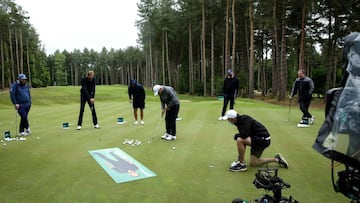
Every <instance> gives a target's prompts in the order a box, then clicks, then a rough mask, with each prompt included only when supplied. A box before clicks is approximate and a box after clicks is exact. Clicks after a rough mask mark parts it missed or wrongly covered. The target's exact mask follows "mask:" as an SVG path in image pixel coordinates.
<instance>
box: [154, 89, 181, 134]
mask: <svg viewBox="0 0 360 203" xmlns="http://www.w3.org/2000/svg"><path fill="white" fill-rule="evenodd" d="M153 92H154V96H157V95H159V97H160V102H161V109H162V112H161V113H162V116H163V115H164V114H165V123H166V133H165V134H164V135H163V136H161V139H165V140H168V141H170V140H176V118H177V117H178V113H179V109H180V101H179V99H178V97H177V95H176V92H175V89H174V88H173V87H170V86H162V85H155V86H154V87H153Z"/></svg>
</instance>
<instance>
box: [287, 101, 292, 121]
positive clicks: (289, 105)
mask: <svg viewBox="0 0 360 203" xmlns="http://www.w3.org/2000/svg"><path fill="white" fill-rule="evenodd" d="M291 100H292V99H290V103H289V112H288V121H290V111H291Z"/></svg>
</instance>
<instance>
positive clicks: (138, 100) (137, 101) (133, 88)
mask: <svg viewBox="0 0 360 203" xmlns="http://www.w3.org/2000/svg"><path fill="white" fill-rule="evenodd" d="M128 94H129V100H130V103H132V105H133V109H134V118H135V122H134V125H137V124H138V123H139V122H138V115H137V110H138V108H139V109H140V119H141V120H140V124H141V125H144V108H145V90H144V88H143V86H142V85H141V84H139V83H137V82H136V80H133V79H132V80H130V85H129V87H128Z"/></svg>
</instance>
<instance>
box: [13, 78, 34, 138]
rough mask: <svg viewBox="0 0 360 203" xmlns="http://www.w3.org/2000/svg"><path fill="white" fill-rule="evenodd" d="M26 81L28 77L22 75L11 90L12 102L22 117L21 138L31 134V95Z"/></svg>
mask: <svg viewBox="0 0 360 203" xmlns="http://www.w3.org/2000/svg"><path fill="white" fill-rule="evenodd" d="M26 80H27V77H26V75H25V74H22V73H21V74H19V76H18V80H16V81H15V82H14V83H13V84H12V85H11V88H10V98H11V102H12V103H13V104H14V106H15V109H16V111H17V113H18V114H19V115H20V117H21V119H20V126H19V132H20V136H27V135H30V133H31V131H30V126H29V120H28V114H29V111H30V108H31V95H30V88H29V86H28V85H27V84H26Z"/></svg>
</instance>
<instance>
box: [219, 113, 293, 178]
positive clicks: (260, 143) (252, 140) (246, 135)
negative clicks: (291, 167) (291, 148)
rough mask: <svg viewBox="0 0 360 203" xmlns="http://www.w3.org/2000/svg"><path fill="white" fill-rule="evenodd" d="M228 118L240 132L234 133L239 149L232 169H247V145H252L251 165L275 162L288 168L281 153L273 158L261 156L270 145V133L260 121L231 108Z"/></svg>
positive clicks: (227, 114)
mask: <svg viewBox="0 0 360 203" xmlns="http://www.w3.org/2000/svg"><path fill="white" fill-rule="evenodd" d="M225 117H226V119H227V120H228V122H230V123H231V124H233V125H235V126H236V127H237V129H238V130H239V133H237V134H235V135H234V140H235V141H236V145H237V150H238V160H237V161H235V162H233V163H232V164H231V166H230V168H229V170H230V171H233V172H239V171H246V170H247V164H246V163H245V149H246V146H250V147H251V152H250V166H260V165H263V164H267V163H271V162H275V163H278V164H279V165H280V166H281V167H283V168H288V164H287V162H286V160H285V159H284V157H282V156H281V154H279V153H278V154H276V155H275V157H273V158H260V157H261V155H262V153H263V151H264V150H265V149H266V148H267V147H269V146H270V139H271V138H270V134H269V132H268V131H267V129H266V128H265V126H264V125H262V124H261V123H260V122H258V121H256V120H255V119H253V118H252V117H250V116H248V115H239V114H238V113H237V112H236V111H235V110H229V111H227V112H226V114H225Z"/></svg>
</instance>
